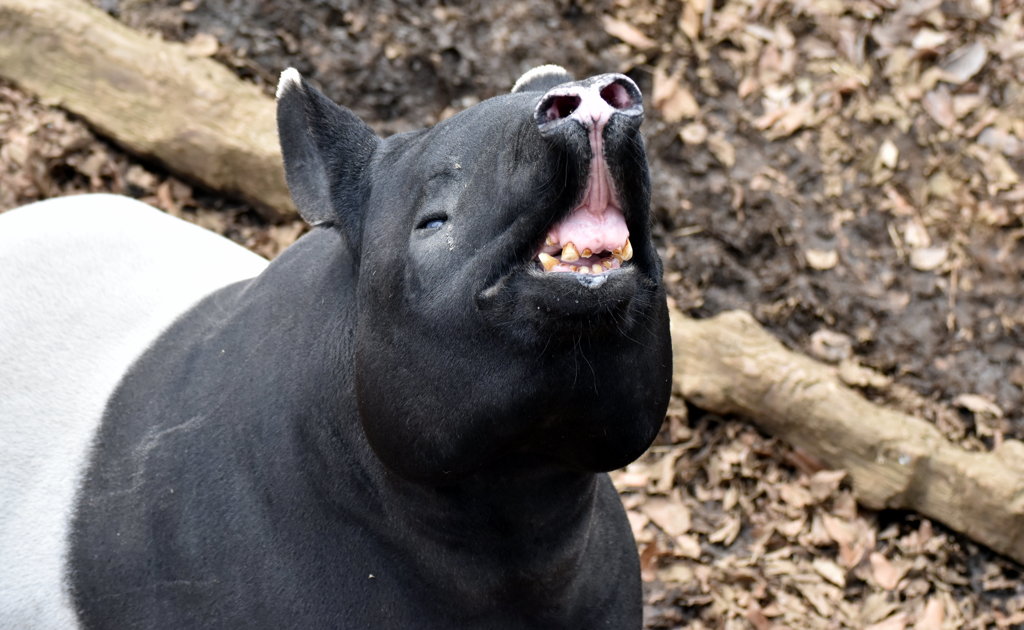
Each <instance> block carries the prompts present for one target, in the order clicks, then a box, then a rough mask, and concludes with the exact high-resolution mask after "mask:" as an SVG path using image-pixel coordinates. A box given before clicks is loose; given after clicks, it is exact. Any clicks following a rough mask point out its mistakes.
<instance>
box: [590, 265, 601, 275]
mask: <svg viewBox="0 0 1024 630" xmlns="http://www.w3.org/2000/svg"><path fill="white" fill-rule="evenodd" d="M590 270H591V271H592V272H594V273H601V272H602V271H604V269H602V268H601V265H599V264H598V263H594V265H593V266H592V267H591V268H590Z"/></svg>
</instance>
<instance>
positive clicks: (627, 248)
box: [612, 238, 633, 262]
mask: <svg viewBox="0 0 1024 630" xmlns="http://www.w3.org/2000/svg"><path fill="white" fill-rule="evenodd" d="M612 256H615V257H616V258H618V259H619V260H621V261H622V262H626V261H627V260H629V259H630V258H632V257H633V245H632V244H631V243H630V242H629V239H628V238H627V239H626V242H625V244H624V245H623V246H622V247H620V248H618V249H615V250H612Z"/></svg>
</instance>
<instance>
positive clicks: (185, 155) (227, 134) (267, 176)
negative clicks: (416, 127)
mask: <svg viewBox="0 0 1024 630" xmlns="http://www.w3.org/2000/svg"><path fill="white" fill-rule="evenodd" d="M0 76H3V77H4V78H6V79H8V80H10V81H12V82H13V83H15V84H17V85H18V86H20V87H22V88H23V89H25V90H26V91H28V92H30V93H32V94H35V95H36V96H38V97H40V99H41V100H43V101H44V102H47V103H53V104H57V105H59V106H61V107H63V108H65V109H67V110H69V111H71V112H73V113H75V114H77V115H79V116H81V117H82V118H84V119H85V120H86V121H88V122H89V123H90V124H91V125H92V126H93V127H95V128H96V129H97V130H98V131H99V132H100V133H102V134H103V135H106V136H108V137H110V138H112V139H113V140H115V141H116V142H117V143H118V144H120V145H122V146H123V147H125V148H126V149H127V150H129V151H131V152H132V153H135V154H137V155H140V156H145V157H150V158H155V159H156V160H159V161H160V162H162V163H163V164H165V165H166V166H167V167H168V168H169V169H170V170H172V171H174V172H176V173H179V174H181V175H183V176H186V177H188V178H189V179H193V180H198V181H199V182H200V183H202V184H205V185H206V186H209V187H210V188H213V189H215V190H221V191H225V192H228V193H231V194H234V195H238V196H241V197H242V198H244V199H246V200H248V201H249V202H251V203H253V204H254V205H255V206H256V207H257V209H258V210H259V211H260V212H261V213H262V214H263V215H264V216H266V217H267V218H268V219H270V220H273V221H277V220H282V219H286V218H293V217H295V215H296V212H295V207H294V205H293V204H292V200H291V197H290V196H289V194H288V187H287V185H286V184H285V180H284V172H283V169H282V167H281V155H280V148H279V146H278V141H277V131H276V122H275V117H274V102H273V101H272V100H271V99H269V98H267V97H266V96H265V95H264V94H263V93H262V92H261V91H260V89H259V88H258V87H256V86H255V85H252V84H249V83H245V82H243V81H241V80H239V79H238V78H237V77H235V76H234V75H233V74H232V73H231V72H230V71H229V70H228V69H227V68H225V67H224V66H222V65H220V64H219V63H217V62H215V61H213V60H212V59H207V58H195V57H191V56H190V55H189V53H188V50H187V47H186V46H185V45H183V44H177V43H171V42H164V41H161V40H160V39H159V38H157V37H151V36H146V35H143V34H141V33H138V32H136V31H133V30H132V29H130V28H128V27H126V26H124V25H123V24H121V23H119V22H118V21H117V20H115V19H113V18H112V17H110V16H108V15H107V14H106V13H103V12H102V11H100V10H98V9H95V8H93V7H91V6H89V5H88V4H86V3H84V2H80V1H79V0H0Z"/></svg>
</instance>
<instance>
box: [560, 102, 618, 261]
mask: <svg viewBox="0 0 1024 630" xmlns="http://www.w3.org/2000/svg"><path fill="white" fill-rule="evenodd" d="M606 120H607V119H605V120H600V119H598V120H594V123H596V124H594V125H593V127H591V128H590V130H589V131H590V147H591V150H592V151H591V152H592V155H593V157H592V158H591V160H590V175H589V177H588V178H587V190H586V191H585V192H584V193H583V200H582V201H581V202H580V205H579V206H577V207H576V208H575V209H574V210H573V211H572V212H571V213H570V214H569V216H567V217H566V218H565V219H563V220H562V221H561V223H559V224H558V225H556V226H555V227H554V228H552V229H551V232H550V233H549V236H550V238H551V239H552V240H554V241H555V242H556V243H558V245H559V247H561V246H563V245H565V244H566V243H573V244H574V245H575V246H576V249H577V250H578V251H581V252H582V251H583V250H584V249H589V250H591V251H593V252H602V251H613V250H615V249H618V248H620V247H622V245H623V243H625V242H626V239H627V238H629V230H628V229H627V228H626V218H625V217H624V216H623V215H622V209H621V208H620V207H619V204H618V201H617V200H616V198H615V188H614V185H613V184H612V179H611V174H610V173H609V172H608V162H607V161H605V158H604V138H603V137H602V131H604V124H603V123H604V122H606Z"/></svg>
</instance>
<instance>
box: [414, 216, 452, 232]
mask: <svg viewBox="0 0 1024 630" xmlns="http://www.w3.org/2000/svg"><path fill="white" fill-rule="evenodd" d="M447 220H448V217H447V216H446V215H443V214H442V215H439V216H432V217H427V218H426V219H423V220H422V221H420V224H419V225H417V226H416V229H417V230H436V229H437V228H439V227H441V226H442V225H444V222H445V221H447Z"/></svg>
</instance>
